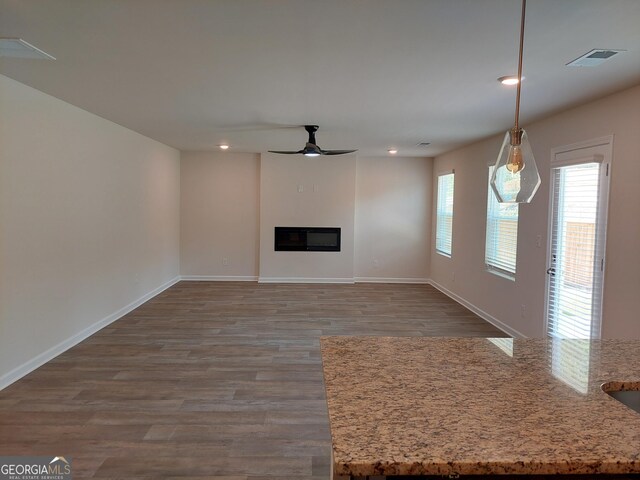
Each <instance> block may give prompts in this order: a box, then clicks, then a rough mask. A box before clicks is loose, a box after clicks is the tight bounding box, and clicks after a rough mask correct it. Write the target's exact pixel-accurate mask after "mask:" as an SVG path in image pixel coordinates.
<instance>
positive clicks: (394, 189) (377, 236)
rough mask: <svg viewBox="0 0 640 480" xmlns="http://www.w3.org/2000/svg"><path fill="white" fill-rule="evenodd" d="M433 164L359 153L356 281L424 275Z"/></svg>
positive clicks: (412, 278)
mask: <svg viewBox="0 0 640 480" xmlns="http://www.w3.org/2000/svg"><path fill="white" fill-rule="evenodd" d="M432 168H433V161H432V159H430V158H413V157H374V158H361V157H358V160H357V169H356V216H355V219H356V220H355V277H356V279H357V280H361V281H375V280H378V281H426V280H427V279H428V278H429V262H430V253H431V252H430V244H431V239H430V234H431V196H432V193H431V188H432V185H431V183H432V182H431V176H432Z"/></svg>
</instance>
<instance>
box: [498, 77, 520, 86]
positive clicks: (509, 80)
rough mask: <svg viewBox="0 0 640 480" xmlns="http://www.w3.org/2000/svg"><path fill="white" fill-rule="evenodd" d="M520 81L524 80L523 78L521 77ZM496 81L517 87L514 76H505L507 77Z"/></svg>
mask: <svg viewBox="0 0 640 480" xmlns="http://www.w3.org/2000/svg"><path fill="white" fill-rule="evenodd" d="M522 79H523V80H524V77H522ZM498 81H499V82H500V83H501V84H503V85H517V84H518V77H517V76H515V75H507V76H504V77H500V78H498Z"/></svg>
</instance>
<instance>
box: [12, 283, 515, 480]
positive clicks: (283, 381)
mask: <svg viewBox="0 0 640 480" xmlns="http://www.w3.org/2000/svg"><path fill="white" fill-rule="evenodd" d="M321 335H388V336H505V335H504V334H503V333H502V332H500V331H499V330H497V329H496V328H494V327H493V326H491V325H489V324H488V323H486V322H484V321H483V320H481V319H480V318H479V317H477V316H476V315H474V314H473V313H471V312H469V311H468V310H466V309H465V308H464V307H462V306H460V305H458V304H457V303H455V302H453V301H452V300H450V299H449V298H447V297H446V296H444V295H443V294H441V293H440V292H438V291H437V290H435V289H434V288H433V287H431V286H428V285H381V284H356V285H301V284H295V285H291V284H288V285H284V284H277V285H275V284H260V285H259V284H256V283H217V282H215V283H214V282H181V283H178V284H177V285H175V286H173V287H171V288H170V289H168V290H166V291H165V292H163V293H162V294H161V295H159V296H157V297H155V298H154V299H152V300H151V301H149V302H147V303H146V304H144V305H142V306H141V307H139V308H138V309H136V310H135V311H133V312H131V313H130V314H128V315H126V316H125V317H123V318H122V319H120V320H118V321H117V322H115V323H113V324H111V325H110V326H108V327H106V328H104V329H103V330H101V331H100V332H98V333H97V334H95V335H93V336H92V337H90V338H88V339H87V340H85V341H84V342H82V343H80V344H79V345H77V346H75V347H74V348H72V349H70V350H69V351H67V352H65V353H64V354H62V355H60V356H59V357H57V358H55V359H54V360H52V361H51V362H49V363H47V364H46V365H44V366H42V367H41V368H39V369H38V370H36V371H34V372H33V373H31V374H30V375H28V376H26V377H25V378H23V379H21V380H19V381H18V382H16V383H14V384H13V385H11V386H9V387H7V388H6V389H5V390H3V391H1V392H0V455H64V456H66V457H67V458H69V457H72V459H73V471H74V478H75V479H82V478H100V479H160V478H163V479H177V478H180V479H181V480H186V479H189V478H192V479H196V478H197V479H201V480H202V479H205V478H207V479H218V480H261V479H265V480H266V479H270V480H273V479H277V478H282V479H285V478H286V479H307V480H312V479H328V478H329V459H330V438H329V426H328V420H327V411H326V404H325V401H324V387H323V383H322V370H321V364H320V352H319V337H320V336H321Z"/></svg>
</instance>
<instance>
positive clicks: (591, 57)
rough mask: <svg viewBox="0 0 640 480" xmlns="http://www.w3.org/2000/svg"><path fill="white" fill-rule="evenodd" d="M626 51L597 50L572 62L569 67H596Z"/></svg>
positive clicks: (568, 64)
mask: <svg viewBox="0 0 640 480" xmlns="http://www.w3.org/2000/svg"><path fill="white" fill-rule="evenodd" d="M624 51H626V50H611V49H607V48H597V49H595V50H591V51H590V52H587V53H585V54H584V55H582V56H581V57H579V58H576V59H575V60H573V61H572V62H569V63H567V67H596V66H598V65H600V64H601V63H602V62H605V61H607V60H609V59H610V58H611V57H613V56H614V55H617V54H619V53H621V52H624Z"/></svg>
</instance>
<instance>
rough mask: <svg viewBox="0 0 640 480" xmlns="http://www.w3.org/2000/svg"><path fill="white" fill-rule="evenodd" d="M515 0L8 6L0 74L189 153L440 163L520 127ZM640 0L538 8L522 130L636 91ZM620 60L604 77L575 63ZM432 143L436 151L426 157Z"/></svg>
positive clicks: (587, 0) (65, 1) (591, 0)
mask: <svg viewBox="0 0 640 480" xmlns="http://www.w3.org/2000/svg"><path fill="white" fill-rule="evenodd" d="M520 8H521V5H520V1H519V0H395V1H391V0H135V1H134V0H129V1H125V0H91V1H87V0H29V1H21V0H0V37H20V38H23V39H24V40H26V41H27V42H29V43H31V44H33V45H35V46H36V47H38V48H40V49H42V50H44V51H46V52H47V53H50V54H52V55H53V56H55V57H56V58H57V60H56V61H46V60H30V59H14V58H6V57H0V73H2V74H4V75H7V76H9V77H11V78H14V79H16V80H18V81H20V82H22V83H25V84H27V85H31V86H33V87H35V88H37V89H39V90H42V91H44V92H46V93H48V94H51V95H53V96H55V97H58V98H60V99H63V100H65V101H67V102H69V103H72V104H74V105H77V106H79V107H81V108H83V109H85V110H88V111H90V112H93V113H95V114H97V115H100V116H102V117H104V118H107V119H109V120H112V121H114V122H116V123H119V124H121V125H124V126H126V127H128V128H131V129H133V130H135V131H137V132H140V133H142V134H144V135H147V136H149V137H151V138H154V139H156V140H159V141H161V142H163V143H166V144H168V145H171V146H174V147H176V148H179V149H182V150H211V149H215V146H216V145H217V144H219V143H222V142H229V143H230V144H231V145H232V149H231V151H240V152H264V151H266V150H269V149H277V150H290V149H292V150H297V149H299V148H302V147H303V146H304V142H305V141H306V133H305V132H304V130H303V129H302V128H299V129H292V128H278V125H297V124H318V125H320V130H319V132H318V134H317V140H318V144H319V145H320V146H321V147H322V148H325V149H349V148H358V149H360V153H362V154H366V155H384V154H386V151H387V149H388V148H389V147H392V146H393V147H397V148H398V149H399V150H400V153H399V154H400V155H419V156H432V155H436V154H439V153H442V152H444V151H448V150H451V149H452V148H455V147H457V146H460V145H463V144H466V143H469V142H471V141H474V140H477V139H480V138H483V137H486V136H488V135H490V134H493V133H496V132H499V131H501V130H506V129H507V128H508V127H510V126H511V124H512V122H513V110H514V103H515V89H514V87H510V88H508V87H504V86H502V85H501V84H499V83H498V82H497V81H496V78H497V77H499V76H502V75H507V74H514V73H515V72H516V67H517V50H518V34H519V26H520ZM639 25H640V0H529V2H528V6H527V26H526V38H525V62H524V72H523V74H524V75H525V77H526V80H525V81H524V83H523V92H522V95H523V97H522V108H521V112H522V114H521V116H522V122H521V123H523V125H524V126H525V128H526V124H527V122H530V121H532V120H534V119H537V118H541V117H543V116H546V115H548V114H549V113H551V112H555V111H558V110H561V109H564V108H567V107H570V106H573V105H576V104H579V103H582V102H584V101H587V100H590V99H593V98H597V97H600V96H603V95H606V94H608V93H611V92H614V91H616V90H620V89H623V88H626V87H629V86H632V85H635V84H638V83H640V27H639ZM593 48H611V49H625V50H627V52H626V53H623V54H620V55H617V56H615V57H613V58H612V59H611V60H609V61H607V62H605V63H604V64H602V65H601V66H599V67H595V68H575V67H574V68H571V67H566V66H565V64H566V63H568V62H569V61H571V60H573V59H575V58H576V57H579V56H580V55H582V54H584V53H586V52H587V51H589V50H591V49H593ZM419 142H431V143H432V145H431V146H430V147H426V148H425V147H417V146H416V144H417V143H419Z"/></svg>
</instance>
